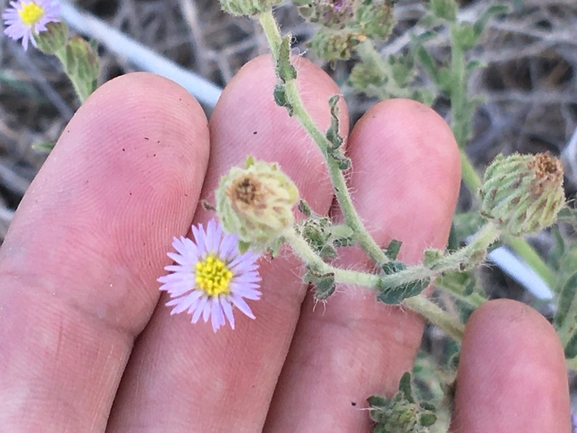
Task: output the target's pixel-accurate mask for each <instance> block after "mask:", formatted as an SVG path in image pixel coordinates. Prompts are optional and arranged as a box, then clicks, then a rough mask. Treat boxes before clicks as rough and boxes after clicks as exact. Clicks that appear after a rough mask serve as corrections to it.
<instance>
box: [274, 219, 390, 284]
mask: <svg viewBox="0 0 577 433" xmlns="http://www.w3.org/2000/svg"><path fill="white" fill-rule="evenodd" d="M283 237H284V238H285V239H286V241H287V242H288V243H289V244H290V246H291V248H292V249H293V251H294V253H295V254H296V255H297V256H298V257H299V258H300V259H301V260H302V261H303V262H304V263H305V264H306V265H307V266H309V267H311V268H314V270H315V271H317V272H319V273H322V274H334V276H335V281H336V282H339V283H344V284H356V285H359V286H363V287H370V288H375V287H377V285H378V284H379V281H380V280H381V277H380V276H379V275H375V274H368V273H364V272H357V271H350V270H347V269H341V268H337V267H336V266H332V265H329V264H328V263H325V262H324V261H323V259H321V258H320V257H319V256H318V254H317V253H315V252H314V251H313V249H312V248H311V246H310V245H309V244H308V242H307V241H305V240H304V239H303V237H302V236H301V235H300V234H298V233H297V232H296V230H295V229H294V228H290V229H288V230H287V231H286V232H285V233H283Z"/></svg>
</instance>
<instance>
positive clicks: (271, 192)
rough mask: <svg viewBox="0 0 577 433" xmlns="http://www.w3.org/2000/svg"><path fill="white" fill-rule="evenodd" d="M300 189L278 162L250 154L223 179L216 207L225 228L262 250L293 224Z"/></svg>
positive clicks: (217, 193) (218, 191) (252, 247)
mask: <svg viewBox="0 0 577 433" xmlns="http://www.w3.org/2000/svg"><path fill="white" fill-rule="evenodd" d="M298 198H299V192H298V189H297V187H296V185H295V184H294V183H293V181H292V180H290V178H289V177H288V176H287V175H286V174H284V173H283V172H282V171H281V169H280V168H279V167H278V165H277V164H269V163H267V162H264V161H255V160H254V159H253V158H252V157H248V158H247V160H246V164H245V167H244V168H240V167H233V168H231V170H230V171H229V172H228V174H226V175H224V176H223V177H222V178H221V179H220V185H219V187H218V189H217V190H216V210H217V213H218V215H219V217H220V220H221V222H222V225H223V227H224V229H225V230H226V231H228V232H230V233H234V234H236V235H237V236H238V237H239V239H240V241H242V242H244V243H247V244H250V247H251V249H254V250H257V251H262V250H264V249H266V248H267V247H268V246H269V245H271V244H272V243H273V242H274V241H275V240H276V239H278V238H279V237H280V236H282V234H283V232H284V230H286V229H287V228H289V227H292V226H293V224H294V215H293V211H292V208H293V206H294V205H295V204H296V203H297V200H298Z"/></svg>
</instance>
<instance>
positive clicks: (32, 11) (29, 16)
mask: <svg viewBox="0 0 577 433" xmlns="http://www.w3.org/2000/svg"><path fill="white" fill-rule="evenodd" d="M45 13H46V11H45V10H44V8H42V7H40V6H38V5H37V4H36V3H34V2H30V3H24V2H22V9H21V10H19V11H18V14H19V15H20V19H21V20H22V22H23V23H24V24H25V25H27V26H33V25H34V24H36V23H37V22H38V21H40V18H42V17H43V16H44V14H45Z"/></svg>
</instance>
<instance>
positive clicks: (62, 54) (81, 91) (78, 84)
mask: <svg viewBox="0 0 577 433" xmlns="http://www.w3.org/2000/svg"><path fill="white" fill-rule="evenodd" d="M54 55H55V56H56V57H57V58H58V60H60V63H61V64H62V69H63V70H64V72H65V73H66V76H67V77H68V79H69V80H70V82H71V83H72V86H73V87H74V91H75V92H76V96H78V99H79V100H80V103H81V104H82V103H83V102H84V101H86V98H88V97H89V96H90V93H88V94H87V93H86V86H84V85H83V83H82V81H81V80H80V79H79V78H78V77H76V76H74V75H72V74H69V73H68V72H69V70H68V67H67V63H66V47H63V48H61V49H59V50H57V51H56V52H55V53H54Z"/></svg>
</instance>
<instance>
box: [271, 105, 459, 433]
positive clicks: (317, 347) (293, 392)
mask: <svg viewBox="0 0 577 433" xmlns="http://www.w3.org/2000/svg"><path fill="white" fill-rule="evenodd" d="M348 154H349V156H350V157H351V159H352V163H353V169H352V173H351V176H350V180H349V184H350V187H351V190H352V191H353V200H354V202H355V204H356V208H357V210H358V211H359V213H360V216H361V218H362V220H363V222H364V223H365V225H366V227H367V228H368V230H369V232H370V233H371V235H372V236H373V237H374V239H375V240H376V241H377V242H378V243H379V244H380V245H382V246H386V245H387V243H388V242H389V241H390V240H391V239H393V238H394V239H397V240H400V241H402V242H403V246H402V249H401V253H400V258H401V259H402V260H403V261H405V262H408V263H415V262H419V261H420V260H421V258H422V252H423V249H424V248H428V247H435V248H444V246H445V243H446V240H447V236H448V233H449V229H450V224H451V219H452V215H453V212H454V209H455V204H456V198H457V194H458V188H459V182H460V159H459V153H458V150H457V146H456V143H455V140H454V138H453V135H452V133H451V131H450V128H449V127H448V126H447V124H446V123H445V122H444V121H443V119H442V118H441V117H439V116H438V115H437V114H436V113H434V112H433V111H432V110H431V109H429V108H427V107H425V106H423V105H421V104H419V103H417V102H414V101H408V100H390V101H385V102H381V103H380V104H378V105H376V106H375V107H373V108H372V109H371V110H369V111H368V112H367V113H366V114H365V115H364V116H363V117H362V118H361V120H360V121H359V123H358V124H357V125H356V126H355V128H354V130H353V131H352V133H351V136H350V140H349V142H348ZM341 265H342V266H344V267H346V268H354V269H357V270H360V269H365V270H371V266H370V265H369V264H368V263H367V259H366V258H365V256H364V255H363V254H362V253H359V251H358V250H357V251H350V250H349V251H344V253H343V260H342V262H341ZM422 330H423V320H422V318H420V317H419V316H417V315H416V314H414V313H412V312H410V311H406V310H403V309H401V308H392V307H387V306H386V305H384V304H381V303H378V302H377V301H376V299H375V293H374V292H373V291H371V290H369V289H365V288H359V287H351V286H345V287H339V288H337V293H336V294H335V295H333V296H332V297H331V298H329V299H328V301H327V302H326V304H325V305H323V306H321V305H318V306H317V308H316V309H314V304H313V301H312V299H311V298H310V296H309V299H308V300H307V302H306V303H305V304H304V306H303V309H302V314H301V319H300V321H299V325H298V327H297V331H296V334H295V338H294V340H293V343H292V346H291V350H290V354H289V358H288V359H287V364H286V365H285V368H284V369H283V372H282V375H281V378H280V380H279V385H278V387H277V390H276V392H275V397H274V400H273V404H272V407H271V413H270V415H269V418H268V419H267V424H266V428H265V431H266V432H286V431H302V432H305V431H323V432H325V431H326V432H328V431H343V432H349V431H350V432H353V431H354V432H369V431H372V430H371V425H370V421H369V416H368V414H367V412H366V411H365V410H362V409H363V408H366V407H367V404H366V401H365V400H366V398H367V397H369V396H370V395H372V394H376V393H378V394H383V393H384V394H386V395H388V396H392V395H393V394H394V393H395V391H396V390H397V389H398V385H399V379H400V377H401V375H402V374H403V373H404V372H405V371H407V370H410V369H411V368H412V364H413V361H414V357H415V355H416V353H417V350H418V348H419V344H420V341H421V335H422Z"/></svg>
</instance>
